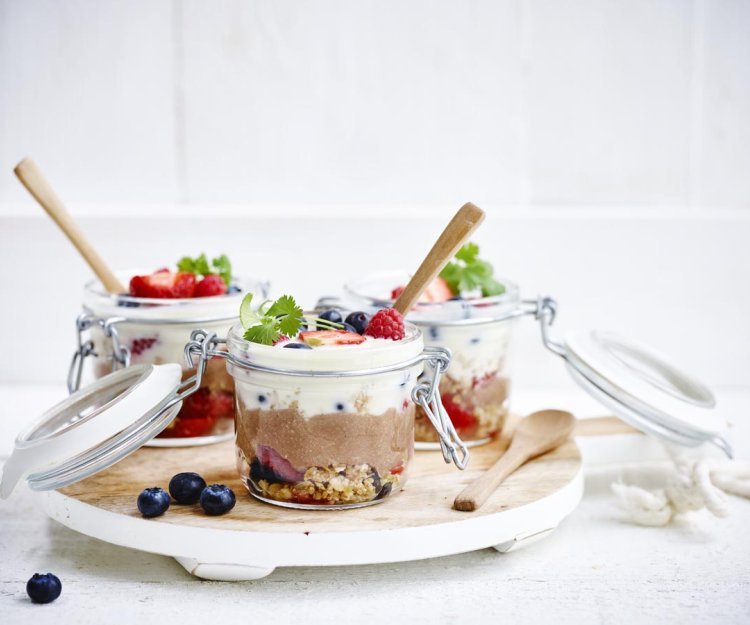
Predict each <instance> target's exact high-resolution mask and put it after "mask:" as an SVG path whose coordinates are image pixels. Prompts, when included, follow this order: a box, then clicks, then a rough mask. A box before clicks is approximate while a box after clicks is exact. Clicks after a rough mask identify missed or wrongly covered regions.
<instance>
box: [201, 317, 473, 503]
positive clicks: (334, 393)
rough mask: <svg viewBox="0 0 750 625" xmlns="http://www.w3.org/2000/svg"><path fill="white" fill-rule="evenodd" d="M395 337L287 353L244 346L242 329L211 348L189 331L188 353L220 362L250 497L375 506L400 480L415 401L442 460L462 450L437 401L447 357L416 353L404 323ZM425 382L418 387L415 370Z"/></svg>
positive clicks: (416, 334)
mask: <svg viewBox="0 0 750 625" xmlns="http://www.w3.org/2000/svg"><path fill="white" fill-rule="evenodd" d="M405 332H406V336H405V337H404V339H403V340H401V341H391V340H387V339H369V338H368V340H367V341H366V342H365V343H361V344H358V345H329V346H321V347H315V348H313V349H286V348H283V347H281V346H268V345H260V344H257V343H250V342H248V341H246V340H244V338H243V333H244V330H243V329H242V327H241V326H239V325H237V326H234V327H233V328H232V329H231V330H230V332H229V335H228V337H227V339H226V344H227V349H228V351H226V352H223V351H216V350H215V349H213V347H211V348H210V349H207V350H206V349H205V344H206V341H208V342H209V343H210V344H212V345H213V344H216V343H218V342H220V341H219V340H217V339H215V338H211V337H209V338H206V337H205V336H202V335H201V333H200V332H196V333H194V336H195V337H196V341H194V342H193V345H192V346H191V347H189V349H188V351H189V352H190V353H192V354H195V353H197V352H198V351H199V348H203V349H204V350H205V351H204V352H203V356H202V357H203V358H208V357H211V356H217V355H219V356H223V357H225V358H226V359H227V360H228V362H227V369H228V371H229V372H230V374H231V375H232V376H233V378H234V381H235V388H236V394H237V415H236V438H235V441H236V453H237V468H238V470H239V472H240V475H241V477H242V480H243V482H244V483H245V485H246V487H247V489H248V490H249V491H250V493H251V494H252V495H253V496H254V497H256V498H257V499H260V500H262V501H265V502H268V503H273V504H277V505H281V506H287V507H294V508H312V509H329V508H353V507H360V506H366V505H371V504H373V503H377V502H379V501H382V500H383V499H385V498H386V497H387V496H389V495H391V494H392V493H395V492H397V491H398V490H399V489H400V488H401V487H402V486H403V484H404V483H405V481H406V478H407V475H408V469H409V462H410V460H411V458H412V455H413V449H414V408H415V406H414V403H417V404H419V405H420V406H421V407H422V409H423V410H424V411H425V413H426V414H427V415H428V418H429V419H430V420H431V421H432V423H433V424H434V426H435V427H436V429H437V430H438V432H439V439H440V441H441V446H442V448H443V453H444V456H445V459H446V461H453V462H454V463H455V464H456V465H457V466H459V468H464V467H465V466H466V463H467V462H468V453H467V450H466V448H465V446H464V445H463V444H462V443H461V440H460V439H459V437H458V436H457V435H456V432H455V430H454V429H453V428H452V426H451V424H450V420H449V419H448V418H447V415H445V413H444V411H443V410H442V407H441V405H440V398H439V394H438V393H437V385H438V383H439V380H440V375H441V374H442V373H443V372H444V371H445V369H446V367H447V365H448V362H449V361H450V355H449V353H448V352H447V351H446V350H443V349H430V348H428V349H425V348H424V345H423V341H422V333H421V332H420V330H419V328H417V327H416V326H414V325H413V324H410V323H407V324H406V330H405ZM425 369H427V370H428V371H429V380H428V381H420V380H419V378H420V376H421V374H422V373H423V371H424V370H425Z"/></svg>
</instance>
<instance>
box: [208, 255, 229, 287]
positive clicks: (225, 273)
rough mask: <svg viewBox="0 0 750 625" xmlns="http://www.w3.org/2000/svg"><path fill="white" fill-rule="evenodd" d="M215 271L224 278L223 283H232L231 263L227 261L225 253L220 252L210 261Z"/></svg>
mask: <svg viewBox="0 0 750 625" xmlns="http://www.w3.org/2000/svg"><path fill="white" fill-rule="evenodd" d="M211 264H212V265H213V267H214V269H215V270H216V273H218V274H219V275H220V276H221V279H222V280H224V284H226V285H227V286H229V285H230V284H231V283H232V263H230V262H229V258H228V257H227V255H226V254H222V255H221V256H219V257H218V258H214V259H213V260H212V261H211Z"/></svg>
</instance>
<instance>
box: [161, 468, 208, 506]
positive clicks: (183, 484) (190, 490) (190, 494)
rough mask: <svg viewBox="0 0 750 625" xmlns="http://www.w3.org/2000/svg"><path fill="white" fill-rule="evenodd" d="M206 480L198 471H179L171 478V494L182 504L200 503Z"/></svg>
mask: <svg viewBox="0 0 750 625" xmlns="http://www.w3.org/2000/svg"><path fill="white" fill-rule="evenodd" d="M204 488H206V480H204V479H203V478H202V477H201V476H200V475H198V474H197V473H178V474H177V475H175V476H174V477H173V478H172V479H171V480H169V494H170V495H172V497H174V500H175V501H176V502H177V503H180V504H191V503H198V500H199V499H200V496H201V493H202V492H203V489H204Z"/></svg>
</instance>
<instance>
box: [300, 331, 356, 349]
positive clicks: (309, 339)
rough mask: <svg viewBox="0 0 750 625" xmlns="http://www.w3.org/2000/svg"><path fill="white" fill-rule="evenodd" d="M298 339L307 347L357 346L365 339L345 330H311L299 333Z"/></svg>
mask: <svg viewBox="0 0 750 625" xmlns="http://www.w3.org/2000/svg"><path fill="white" fill-rule="evenodd" d="M299 338H300V340H301V341H302V342H304V343H307V344H308V345H314V346H317V345H357V344H358V343H364V342H365V337H364V336H360V335H359V334H355V333H354V332H347V331H345V330H311V331H309V332H300V333H299Z"/></svg>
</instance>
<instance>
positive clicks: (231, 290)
mask: <svg viewBox="0 0 750 625" xmlns="http://www.w3.org/2000/svg"><path fill="white" fill-rule="evenodd" d="M241 292H242V289H241V288H240V287H238V286H237V285H236V284H232V285H230V286H229V288H228V289H227V295H233V294H234V293H241Z"/></svg>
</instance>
